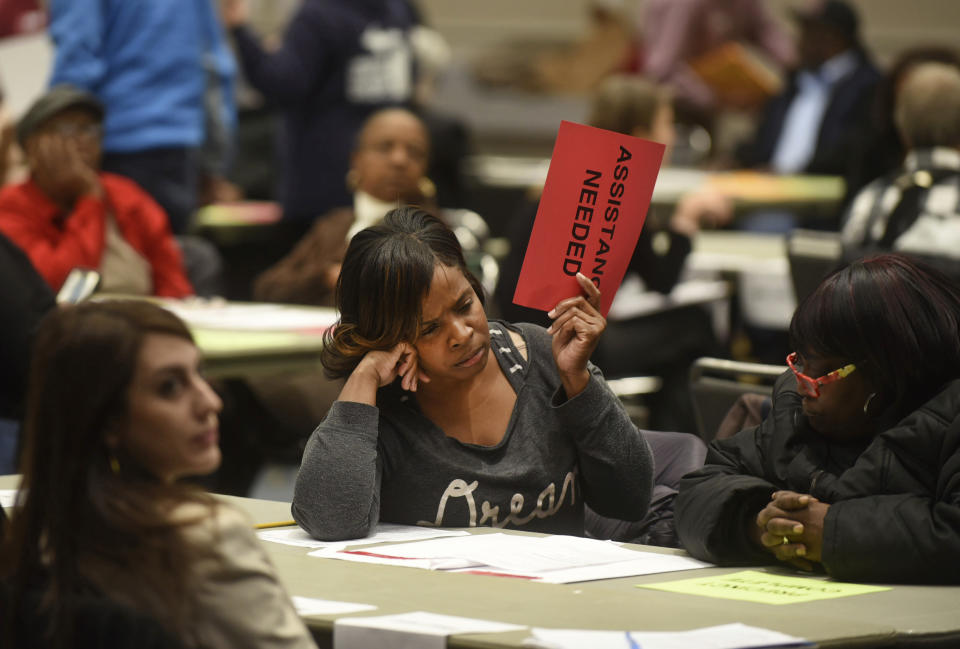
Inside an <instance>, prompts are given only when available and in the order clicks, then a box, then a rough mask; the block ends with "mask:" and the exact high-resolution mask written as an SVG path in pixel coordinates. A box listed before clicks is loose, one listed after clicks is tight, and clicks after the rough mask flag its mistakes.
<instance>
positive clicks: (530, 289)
mask: <svg viewBox="0 0 960 649" xmlns="http://www.w3.org/2000/svg"><path fill="white" fill-rule="evenodd" d="M663 151H664V146H663V145H662V144H658V143H657V142H650V141H649V140H643V139H640V138H638V137H632V136H630V135H622V134H620V133H614V132H613V131H605V130H603V129H599V128H594V127H592V126H584V125H583V124H575V123H573V122H561V124H560V131H559V133H557V142H556V144H555V145H554V147H553V157H552V158H551V160H550V170H549V171H548V172H547V182H546V185H544V188H543V196H542V197H541V198H540V206H539V207H538V208H537V218H536V221H534V224H533V231H532V232H531V233H530V243H529V244H528V245H527V254H526V256H525V257H524V258H523V267H522V269H521V270H520V279H519V280H518V281H517V290H516V292H515V293H514V295H513V301H514V303H516V304H519V305H521V306H528V307H532V308H534V309H542V310H543V311H549V310H550V309H552V308H553V307H554V306H556V304H557V302H559V301H560V300H563V299H566V298H568V297H573V296H575V295H578V294H579V293H580V287H579V286H578V285H577V279H576V275H577V273H578V272H579V273H583V274H584V275H586V276H587V277H588V278H590V280H591V281H592V282H593V283H594V284H595V285H596V286H597V288H599V289H600V311H601V313H603V315H604V316H606V315H607V312H608V311H609V310H610V304H611V303H612V302H613V296H614V294H615V293H616V292H617V288H619V286H620V282H621V281H623V275H624V273H626V272H627V265H628V264H629V263H630V258H631V257H632V256H633V250H634V248H636V246H637V238H638V237H639V236H640V230H641V229H642V228H643V222H644V219H646V217H647V208H648V207H650V197H651V196H652V195H653V185H654V183H655V182H656V180H657V173H658V172H659V171H660V162H661V161H662V160H663Z"/></svg>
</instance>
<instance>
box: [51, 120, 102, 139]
mask: <svg viewBox="0 0 960 649" xmlns="http://www.w3.org/2000/svg"><path fill="white" fill-rule="evenodd" d="M51 130H52V131H53V132H54V133H56V134H57V135H62V136H63V137H66V138H81V137H82V138H86V139H88V140H99V139H100V138H101V137H102V136H103V126H101V125H100V124H71V123H70V122H64V123H62V124H56V125H54V126H53V127H52V128H51Z"/></svg>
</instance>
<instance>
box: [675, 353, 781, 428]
mask: <svg viewBox="0 0 960 649" xmlns="http://www.w3.org/2000/svg"><path fill="white" fill-rule="evenodd" d="M786 369H787V367H786V366H785V365H768V364H765V363H748V362H744V361H731V360H726V359H722V358H710V357H704V358H699V359H697V360H696V361H695V362H694V363H693V365H692V366H691V368H690V393H691V396H692V398H693V414H694V417H695V419H696V422H697V433H698V434H699V435H700V438H701V439H703V441H705V442H707V443H709V442H711V441H712V440H713V439H714V437H715V436H716V434H717V429H718V427H719V426H720V422H721V421H723V418H724V417H725V416H726V414H727V412H728V411H729V410H730V408H731V407H732V406H733V404H734V403H735V402H736V401H737V399H738V398H739V397H740V396H741V395H743V394H748V393H752V394H758V395H762V396H767V397H768V396H771V395H772V394H773V384H774V382H775V381H776V380H777V378H778V377H779V376H780V375H781V374H783V373H784V372H785V371H786Z"/></svg>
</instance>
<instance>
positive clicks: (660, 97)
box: [589, 74, 671, 135]
mask: <svg viewBox="0 0 960 649" xmlns="http://www.w3.org/2000/svg"><path fill="white" fill-rule="evenodd" d="M670 101H671V99H670V94H669V93H668V92H667V91H666V90H665V89H664V88H662V87H661V86H658V85H656V84H655V83H653V82H652V81H649V80H647V79H641V78H640V77H636V76H628V75H621V74H616V75H613V76H611V77H608V78H607V79H605V80H604V81H603V83H602V84H601V85H600V88H599V89H598V90H597V92H596V94H595V95H594V96H593V104H592V106H591V109H590V119H589V123H590V125H591V126H596V127H597V128H604V129H607V130H608V131H615V132H617V133H623V134H625V135H633V133H634V131H635V130H636V129H637V128H641V129H643V130H644V131H650V130H651V129H652V128H653V120H654V118H655V117H656V115H657V110H658V109H659V108H660V107H661V106H664V105H668V104H669V103H670Z"/></svg>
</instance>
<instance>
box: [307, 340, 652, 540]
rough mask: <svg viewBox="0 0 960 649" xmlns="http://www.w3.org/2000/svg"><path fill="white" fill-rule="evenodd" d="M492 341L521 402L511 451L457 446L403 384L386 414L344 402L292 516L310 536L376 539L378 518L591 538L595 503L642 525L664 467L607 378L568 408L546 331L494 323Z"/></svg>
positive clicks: (386, 400) (324, 427) (321, 432)
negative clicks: (517, 340)
mask: <svg viewBox="0 0 960 649" xmlns="http://www.w3.org/2000/svg"><path fill="white" fill-rule="evenodd" d="M508 328H509V329H512V330H513V331H516V332H519V333H520V334H521V335H522V337H523V339H524V341H525V342H526V345H527V353H528V359H526V360H525V359H524V358H523V356H522V355H521V354H520V352H519V351H518V350H517V348H516V346H515V345H514V344H513V341H512V340H511V338H510V335H509V334H508V331H507V329H508ZM490 343H491V348H492V349H493V351H494V355H495V357H496V358H497V361H498V362H499V365H500V368H501V370H502V371H503V373H504V374H505V375H506V376H507V378H508V379H509V380H510V384H511V385H512V386H513V389H514V390H515V391H516V393H517V401H516V404H515V406H514V410H513V414H512V416H511V418H510V423H509V424H508V427H507V431H506V434H505V435H504V436H503V439H502V440H501V441H500V443H499V444H497V445H495V446H478V445H474V444H467V443H463V442H461V441H459V440H456V439H454V438H452V437H447V436H446V435H445V434H444V433H443V431H442V430H440V429H439V428H438V427H437V426H436V425H435V424H434V423H433V422H432V421H430V420H429V419H427V417H426V416H425V415H424V414H423V413H422V412H421V411H420V409H419V408H418V406H417V401H416V399H415V398H413V397H412V396H411V395H410V394H409V393H407V392H405V391H403V390H401V389H400V387H399V381H396V382H394V383H393V384H392V385H389V386H386V387H384V388H382V389H381V390H380V391H379V392H378V394H377V406H376V407H374V406H370V405H367V404H362V403H354V402H347V401H337V402H335V403H334V404H333V407H332V408H331V409H330V412H329V414H328V415H327V417H326V418H325V419H324V420H323V422H321V424H320V425H319V426H318V427H317V429H316V430H315V431H314V432H313V434H312V435H311V437H310V440H309V441H308V442H307V446H306V450H305V451H304V455H303V463H302V464H301V466H300V473H299V475H298V476H297V484H296V489H295V491H294V497H293V507H292V511H293V517H294V518H295V519H296V520H297V522H298V523H299V524H300V526H301V527H303V528H304V529H305V530H307V531H308V532H309V533H310V534H312V535H313V536H315V537H317V538H319V539H325V540H337V539H348V538H359V537H363V536H366V535H367V534H368V533H369V531H370V529H371V527H372V526H373V525H375V524H376V523H377V521H378V520H382V521H384V522H390V523H403V524H408V525H428V526H440V527H474V526H478V525H486V526H492V527H509V528H514V529H523V530H528V531H532V532H547V533H552V534H573V535H583V516H584V515H583V506H584V503H587V504H589V505H590V506H591V507H592V508H593V509H594V510H595V511H596V512H598V513H600V514H602V515H604V516H609V517H612V518H620V519H625V520H638V519H640V518H642V517H643V515H644V514H645V513H646V510H647V505H648V504H649V501H650V493H651V490H652V488H653V459H652V456H651V453H650V449H649V447H648V446H647V443H646V442H645V441H644V440H643V438H642V437H641V436H640V433H639V432H638V431H637V429H636V427H635V426H634V425H633V423H632V422H631V421H630V419H629V417H628V416H627V414H626V411H625V410H624V409H623V407H622V406H621V404H620V401H619V400H618V399H617V397H616V396H615V395H614V394H613V392H611V391H610V389H609V388H608V387H607V385H606V383H605V382H604V380H603V375H602V374H601V372H600V370H599V369H598V368H596V367H594V366H593V365H592V364H591V365H590V367H589V369H590V372H591V378H590V381H589V383H588V384H587V387H586V389H584V390H583V391H582V392H581V393H580V394H578V395H577V396H576V397H574V398H573V399H567V398H566V394H565V393H564V390H563V386H562V384H561V382H560V375H559V373H558V372H557V368H556V365H555V363H554V360H553V354H552V352H551V338H550V335H549V334H547V332H546V331H545V330H544V329H543V328H542V327H539V326H536V325H530V324H517V325H508V324H506V323H503V322H499V321H491V322H490Z"/></svg>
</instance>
